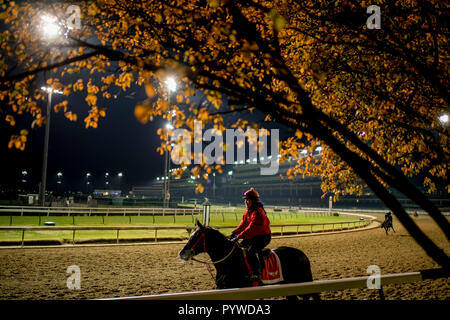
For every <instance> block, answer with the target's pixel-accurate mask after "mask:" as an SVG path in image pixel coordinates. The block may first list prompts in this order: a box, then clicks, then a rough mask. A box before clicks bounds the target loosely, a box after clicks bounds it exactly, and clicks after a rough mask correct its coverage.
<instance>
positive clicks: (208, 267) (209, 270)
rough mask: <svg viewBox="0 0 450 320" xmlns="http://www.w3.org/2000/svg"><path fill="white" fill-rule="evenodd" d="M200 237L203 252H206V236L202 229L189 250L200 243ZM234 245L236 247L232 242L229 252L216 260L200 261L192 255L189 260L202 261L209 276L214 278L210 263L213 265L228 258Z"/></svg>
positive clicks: (200, 261)
mask: <svg viewBox="0 0 450 320" xmlns="http://www.w3.org/2000/svg"><path fill="white" fill-rule="evenodd" d="M201 239H203V252H206V236H205V232H204V231H202V234H201V236H200V237H199V238H198V240H197V241H196V242H195V243H194V245H193V246H192V247H191V250H194V248H195V247H196V246H197V245H198V244H199V243H200V240H201ZM235 247H236V243H234V244H233V247H232V248H231V250H230V252H229V253H228V254H227V255H226V256H225V257H223V258H222V259H220V260H217V261H212V260H209V261H202V260H198V259H195V258H194V257H192V258H191V260H193V261H195V262H199V263H203V264H204V265H205V266H206V269H207V270H208V272H209V274H210V275H211V278H212V279H213V280H214V275H213V273H212V270H211V265H215V264H218V263H221V262H223V261H225V260H226V259H228V258H229V257H230V256H231V254H232V253H233V251H234V248H235Z"/></svg>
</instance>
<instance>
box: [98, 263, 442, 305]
mask: <svg viewBox="0 0 450 320" xmlns="http://www.w3.org/2000/svg"><path fill="white" fill-rule="evenodd" d="M448 276H449V273H448V270H444V269H431V270H423V271H419V272H408V273H396V274H387V275H380V278H379V279H380V285H381V288H382V287H383V286H385V285H388V284H396V283H410V282H417V281H422V280H425V279H438V278H444V277H448ZM369 277H373V276H367V277H355V278H343V279H335V280H317V281H312V282H303V283H290V284H282V285H270V286H263V287H250V288H234V289H222V290H204V291H194V292H179V293H167V294H158V295H144V296H131V297H118V298H103V299H98V300H250V299H262V298H271V297H282V296H296V295H305V294H314V293H320V292H324V291H339V290H344V289H354V288H367V287H368V286H367V283H368V280H369V281H372V279H369ZM368 290H370V289H368Z"/></svg>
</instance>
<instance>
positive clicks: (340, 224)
mask: <svg viewBox="0 0 450 320" xmlns="http://www.w3.org/2000/svg"><path fill="white" fill-rule="evenodd" d="M371 222H372V219H363V220H354V221H336V222H326V223H300V224H274V225H271V228H272V229H273V232H272V234H273V235H274V236H276V235H279V236H284V235H293V234H295V235H298V234H307V233H316V232H330V231H343V230H350V229H356V228H364V227H367V226H368V225H369V224H370V223H371ZM235 227H236V226H216V227H215V228H216V229H234V228H235ZM300 228H303V230H300ZM314 228H315V229H314ZM193 229H194V227H193V226H45V227H44V226H42V227H30V226H0V231H3V232H8V231H21V241H20V243H21V246H22V247H23V246H24V245H25V232H27V231H28V232H32V231H34V232H36V231H37V232H40V233H41V232H42V231H50V232H52V231H71V232H72V244H73V245H75V243H76V241H75V237H76V232H79V231H89V230H90V231H108V230H111V231H116V244H119V241H120V237H119V235H120V231H122V230H126V231H130V230H133V231H143V230H153V231H154V237H153V241H154V242H158V231H159V230H172V231H173V230H186V231H187V233H188V235H190V234H191V232H192V230H193ZM277 229H278V230H279V231H278V232H277V231H276V230H277ZM288 229H289V230H288ZM293 229H296V230H295V231H294V230H293ZM180 240H181V239H180Z"/></svg>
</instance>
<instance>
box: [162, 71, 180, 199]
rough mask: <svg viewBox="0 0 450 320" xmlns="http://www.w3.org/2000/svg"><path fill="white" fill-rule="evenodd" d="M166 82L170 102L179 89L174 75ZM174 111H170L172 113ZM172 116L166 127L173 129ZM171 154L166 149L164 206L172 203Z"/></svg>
mask: <svg viewBox="0 0 450 320" xmlns="http://www.w3.org/2000/svg"><path fill="white" fill-rule="evenodd" d="M164 84H165V85H166V90H167V101H168V102H169V103H170V96H171V93H172V92H175V91H176V90H177V82H176V81H175V78H174V77H168V78H167V79H166V81H164ZM171 112H172V111H170V113H171ZM172 116H173V114H170V115H169V117H168V119H169V123H168V124H167V125H166V129H168V130H173V124H172ZM168 142H169V136H168V135H167V140H166V143H168ZM169 171H170V156H169V150H166V152H165V155H164V177H165V179H164V186H163V188H164V190H163V207H164V208H167V207H168V206H169V203H170V173H169Z"/></svg>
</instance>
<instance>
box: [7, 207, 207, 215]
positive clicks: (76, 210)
mask: <svg viewBox="0 0 450 320" xmlns="http://www.w3.org/2000/svg"><path fill="white" fill-rule="evenodd" d="M2 213H6V214H7V215H9V214H11V213H20V215H21V216H23V215H24V214H29V213H31V214H38V215H47V216H50V215H56V214H58V215H67V216H71V215H80V214H83V215H89V216H90V215H105V216H108V215H123V216H125V215H138V216H140V215H186V214H188V215H192V214H200V213H202V209H200V208H198V209H189V208H135V207H129V208H128V207H124V208H89V207H20V206H0V215H1V214H2Z"/></svg>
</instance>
